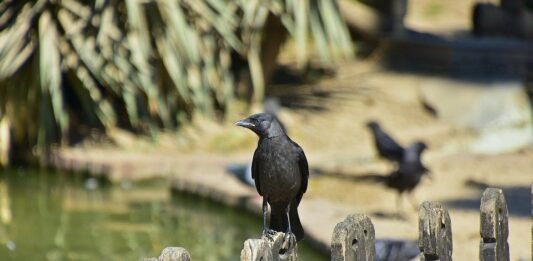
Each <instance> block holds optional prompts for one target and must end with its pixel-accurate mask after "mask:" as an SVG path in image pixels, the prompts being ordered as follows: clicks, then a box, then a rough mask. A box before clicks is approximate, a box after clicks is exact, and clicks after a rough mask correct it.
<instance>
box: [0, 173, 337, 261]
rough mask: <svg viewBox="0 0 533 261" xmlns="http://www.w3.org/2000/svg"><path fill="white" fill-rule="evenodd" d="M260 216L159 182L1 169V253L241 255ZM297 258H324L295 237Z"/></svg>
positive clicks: (3, 256)
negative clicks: (179, 250) (170, 249)
mask: <svg viewBox="0 0 533 261" xmlns="http://www.w3.org/2000/svg"><path fill="white" fill-rule="evenodd" d="M260 231H261V220H260V218H259V217H256V216H253V215H250V214H248V213H243V212H242V211H238V210H234V209H231V208H228V207H224V206H220V205H218V204H215V203H212V202H209V201H206V200H202V199H198V198H192V197H189V196H185V195H171V194H170V192H169V190H168V188H167V187H166V186H165V184H164V182H157V181H156V182H150V183H143V184H123V186H119V185H110V184H106V183H105V182H102V181H98V180H96V179H94V178H87V177H81V176H80V175H72V174H61V173H50V172H45V171H41V170H37V171H36V170H27V169H17V170H3V171H2V170H0V260H2V261H4V260H142V258H143V257H150V256H158V255H159V253H160V251H161V249H163V248H164V247H165V246H182V247H185V248H186V249H187V250H189V252H190V253H191V255H192V258H193V260H198V261H203V260H206V261H209V260H239V255H240V251H241V249H242V246H243V242H244V241H245V240H246V239H247V238H256V237H258V236H259V235H260ZM299 256H300V259H301V260H305V261H313V260H327V259H328V258H327V257H325V256H321V255H319V254H318V253H317V252H315V251H313V250H312V249H310V248H309V247H307V246H306V245H305V244H299Z"/></svg>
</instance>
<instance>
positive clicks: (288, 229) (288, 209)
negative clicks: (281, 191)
mask: <svg viewBox="0 0 533 261" xmlns="http://www.w3.org/2000/svg"><path fill="white" fill-rule="evenodd" d="M290 210H291V204H289V205H288V206H287V210H286V211H285V215H286V216H287V224H288V226H287V233H288V234H291V233H292V229H291V218H290V217H289V211H290Z"/></svg>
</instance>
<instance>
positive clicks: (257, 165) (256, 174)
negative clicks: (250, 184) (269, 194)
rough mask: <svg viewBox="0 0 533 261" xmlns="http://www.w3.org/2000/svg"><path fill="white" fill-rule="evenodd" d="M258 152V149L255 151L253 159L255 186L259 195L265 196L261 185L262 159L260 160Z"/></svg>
mask: <svg viewBox="0 0 533 261" xmlns="http://www.w3.org/2000/svg"><path fill="white" fill-rule="evenodd" d="M258 153H259V152H257V149H256V150H255V152H254V158H253V160H252V178H253V179H254V181H255V188H256V189H257V192H258V193H259V195H261V196H263V193H261V187H260V185H259V184H260V182H259V176H260V175H259V170H260V169H261V161H260V160H259V157H258Z"/></svg>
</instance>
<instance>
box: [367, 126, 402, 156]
mask: <svg viewBox="0 0 533 261" xmlns="http://www.w3.org/2000/svg"><path fill="white" fill-rule="evenodd" d="M366 126H367V127H368V128H369V129H370V130H371V131H372V134H373V135H374V144H375V145H376V149H377V151H378V154H379V156H380V157H382V158H385V159H388V160H390V161H394V162H400V161H401V160H402V159H403V153H404V148H403V147H402V146H400V144H398V143H397V142H396V141H395V140H394V139H393V138H392V137H391V136H389V134H387V133H386V132H385V131H384V130H383V129H382V128H381V126H379V124H378V123H377V122H375V121H369V122H368V123H367V124H366Z"/></svg>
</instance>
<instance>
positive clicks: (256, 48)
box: [0, 0, 352, 151]
mask: <svg viewBox="0 0 533 261" xmlns="http://www.w3.org/2000/svg"><path fill="white" fill-rule="evenodd" d="M271 16H273V17H277V19H279V20H280V21H281V23H282V24H283V26H284V28H285V30H286V32H288V34H289V35H290V36H292V37H293V38H294V40H295V42H296V44H297V46H298V48H297V52H298V53H297V57H298V60H299V64H300V65H302V66H303V65H305V64H306V63H307V62H308V59H309V57H310V55H311V54H312V53H314V52H315V51H316V52H318V54H319V57H320V58H321V59H322V61H323V62H324V63H326V64H327V65H334V64H335V63H336V62H337V61H340V60H343V59H347V58H350V57H351V56H352V43H351V41H350V39H349V34H348V32H347V29H346V26H345V25H344V22H343V21H342V18H341V17H340V16H339V12H338V9H337V6H336V4H335V1H334V0H266V1H262V0H234V1H231V0H157V1H155V0H145V1H137V0H91V1H77V0H62V1H51V0H37V1H35V0H33V1H30V0H21V1H8V0H6V1H1V2H0V112H2V114H1V115H0V117H9V118H10V119H9V120H10V122H12V125H13V128H14V129H15V132H16V133H18V134H17V135H15V136H16V137H15V139H17V140H18V142H16V143H17V144H24V145H21V146H22V147H24V146H25V149H27V150H29V151H32V150H33V146H35V145H36V146H37V147H38V148H44V147H45V146H48V145H49V144H50V143H52V142H57V141H59V140H62V139H64V138H65V137H67V136H68V134H69V133H71V132H75V131H76V130H75V129H76V127H77V126H76V124H80V122H82V123H83V124H86V125H89V126H88V127H103V128H106V129H107V128H113V127H115V126H119V127H127V128H132V129H135V130H139V131H143V130H152V129H155V128H167V129H172V128H176V127H177V126H178V125H179V124H180V120H182V119H183V118H184V117H183V116H184V115H189V116H190V115H192V114H193V113H195V112H199V113H202V114H205V115H208V116H215V115H220V113H221V112H222V113H223V112H224V110H226V109H227V108H228V105H229V104H231V103H232V101H233V100H234V99H235V85H236V82H235V81H236V77H235V76H236V75H237V72H236V71H235V65H234V64H233V62H234V58H235V57H237V56H240V57H241V58H244V59H246V60H247V61H248V66H249V71H250V75H251V79H252V83H253V84H252V85H253V87H254V100H256V101H260V100H261V99H262V98H263V93H264V90H265V79H264V78H265V77H267V76H268V75H265V71H264V70H265V68H264V66H265V63H264V61H263V59H264V56H262V55H263V52H264V48H265V46H264V44H263V43H264V42H265V40H267V39H265V37H266V34H265V30H267V29H265V28H267V26H266V25H267V23H268V22H269V19H270V18H269V17H271ZM311 42H313V43H314V44H311ZM313 48H314V49H315V50H313ZM274 58H275V57H274ZM13 108H23V109H20V111H19V112H20V115H23V116H20V117H19V116H17V117H15V113H14V112H13ZM73 118H74V120H73ZM22 149H24V148H22ZM37 151H43V150H37Z"/></svg>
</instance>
